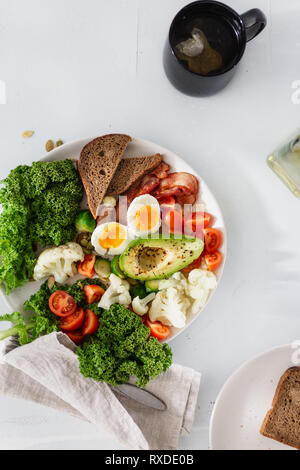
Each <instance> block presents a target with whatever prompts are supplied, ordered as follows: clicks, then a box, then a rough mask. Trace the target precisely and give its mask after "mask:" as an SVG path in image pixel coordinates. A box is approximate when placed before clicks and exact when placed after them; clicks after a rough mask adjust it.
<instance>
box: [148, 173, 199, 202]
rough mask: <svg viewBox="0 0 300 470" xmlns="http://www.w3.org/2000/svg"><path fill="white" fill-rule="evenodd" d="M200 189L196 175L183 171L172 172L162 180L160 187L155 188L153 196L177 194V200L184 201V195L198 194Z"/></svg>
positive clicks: (160, 196)
mask: <svg viewBox="0 0 300 470" xmlns="http://www.w3.org/2000/svg"><path fill="white" fill-rule="evenodd" d="M198 190H199V184H198V180H197V178H196V177H195V176H194V175H191V174H190V173H183V172H182V173H171V174H170V175H169V176H168V177H167V178H164V179H162V180H160V183H159V187H158V188H157V189H156V190H155V192H154V193H153V196H155V197H156V198H162V197H169V196H176V199H177V200H178V199H181V200H182V201H184V199H183V197H184V198H185V197H187V196H192V195H195V196H197V194H198ZM190 200H192V198H190ZM178 202H179V201H178Z"/></svg>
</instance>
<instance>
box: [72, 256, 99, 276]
mask: <svg viewBox="0 0 300 470" xmlns="http://www.w3.org/2000/svg"><path fill="white" fill-rule="evenodd" d="M95 261H96V256H95V255H85V257H84V260H83V261H79V262H78V264H77V270H78V273H79V274H81V275H82V276H85V277H93V276H94V274H95V269H94V265H95Z"/></svg>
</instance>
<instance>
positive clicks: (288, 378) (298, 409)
mask: <svg viewBox="0 0 300 470" xmlns="http://www.w3.org/2000/svg"><path fill="white" fill-rule="evenodd" d="M260 432H261V434H262V435H263V436H266V437H269V438H271V439H274V440H275V441H279V442H281V443H282V444H286V445H288V446H291V447H295V448H296V449H298V450H300V367H292V368H291V369H288V370H287V371H286V372H285V373H284V374H283V376H282V377H281V379H280V381H279V383H278V386H277V390H276V393H275V396H274V399H273V403H272V409H271V410H270V411H269V412H268V413H267V416H266V417H265V420H264V422H263V424H262V427H261V430H260Z"/></svg>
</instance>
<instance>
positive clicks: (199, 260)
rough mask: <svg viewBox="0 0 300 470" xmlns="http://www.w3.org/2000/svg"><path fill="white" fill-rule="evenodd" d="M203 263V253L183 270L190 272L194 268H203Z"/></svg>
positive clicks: (185, 272)
mask: <svg viewBox="0 0 300 470" xmlns="http://www.w3.org/2000/svg"><path fill="white" fill-rule="evenodd" d="M201 265H202V255H201V256H199V258H197V259H195V261H193V262H192V263H191V264H189V265H188V266H187V267H186V268H183V269H182V270H181V272H183V273H184V274H190V272H191V271H193V270H194V269H199V268H201Z"/></svg>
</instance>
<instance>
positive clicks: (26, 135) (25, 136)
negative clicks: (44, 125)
mask: <svg viewBox="0 0 300 470" xmlns="http://www.w3.org/2000/svg"><path fill="white" fill-rule="evenodd" d="M33 134H34V131H24V132H22V137H23V139H29V138H30V137H32V136H33Z"/></svg>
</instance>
